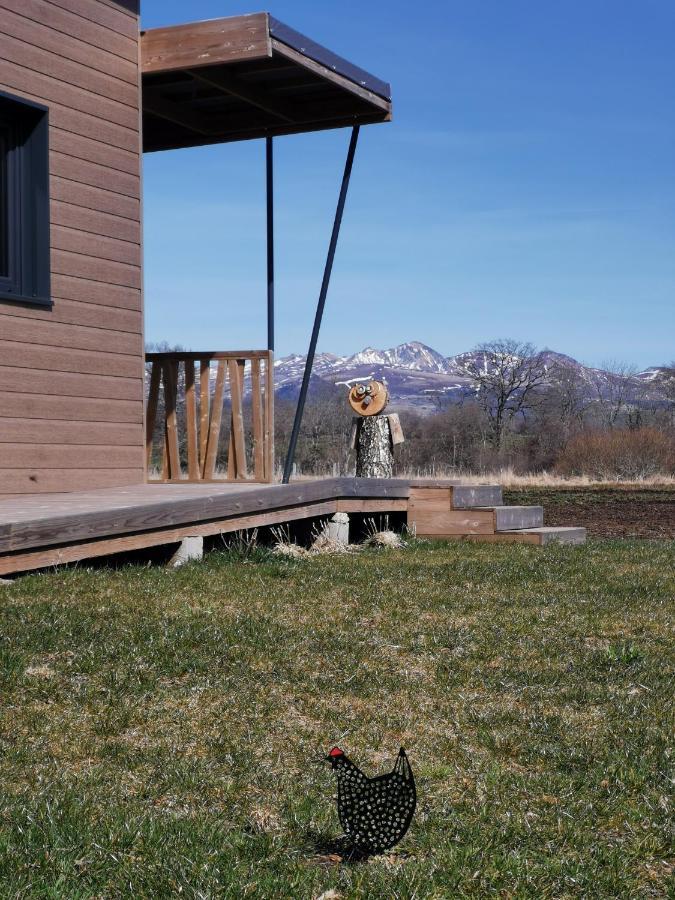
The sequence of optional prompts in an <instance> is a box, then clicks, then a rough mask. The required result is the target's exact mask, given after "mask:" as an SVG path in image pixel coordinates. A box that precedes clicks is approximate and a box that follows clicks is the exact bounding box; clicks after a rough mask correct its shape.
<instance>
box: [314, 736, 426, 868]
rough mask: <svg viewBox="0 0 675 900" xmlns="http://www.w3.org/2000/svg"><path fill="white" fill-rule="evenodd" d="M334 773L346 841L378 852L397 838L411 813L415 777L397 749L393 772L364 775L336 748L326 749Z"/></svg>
mask: <svg viewBox="0 0 675 900" xmlns="http://www.w3.org/2000/svg"><path fill="white" fill-rule="evenodd" d="M329 759H330V761H331V762H332V764H333V770H334V771H335V774H336V776H337V783H338V797H337V805H338V815H339V817H340V824H341V825H342V827H343V828H344V830H345V834H346V835H347V837H348V838H349V840H350V841H351V842H352V843H353V844H354V846H355V847H357V848H358V849H359V850H361V851H363V852H365V853H382V852H383V851H384V850H389V849H390V848H391V847H393V846H394V845H395V844H398V842H399V841H400V840H401V838H402V837H403V836H404V835H405V833H406V831H407V830H408V828H409V826H410V822H411V821H412V817H413V815H414V813H415V805H416V803H417V795H416V792H415V779H414V778H413V773H412V770H411V768H410V763H409V762H408V757H407V756H406V755H405V750H404V749H403V747H401V751H400V753H399V755H398V759H397V760H396V765H395V766H394V769H393V771H391V772H390V773H389V774H388V775H380V776H379V777H378V778H367V777H366V776H365V775H364V774H363V772H362V771H361V770H360V769H359V768H358V767H357V766H355V765H354V763H353V762H352V761H351V760H350V759H348V758H347V757H346V756H345V754H344V753H343V752H342V750H340V749H339V747H334V748H333V750H331V752H330V756H329Z"/></svg>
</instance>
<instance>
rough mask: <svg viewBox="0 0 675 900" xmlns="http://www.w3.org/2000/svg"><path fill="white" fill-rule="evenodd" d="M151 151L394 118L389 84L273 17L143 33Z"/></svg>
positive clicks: (146, 136) (145, 108)
mask: <svg viewBox="0 0 675 900" xmlns="http://www.w3.org/2000/svg"><path fill="white" fill-rule="evenodd" d="M141 67H142V78H143V133H144V137H143V148H144V150H145V151H146V152H150V151H154V150H170V149H175V148H178V147H196V146H200V145H204V144H220V143H225V142H228V141H242V140H249V139H252V138H261V137H274V136H277V135H284V134H298V133H301V132H306V131H319V130H323V129H327V128H342V127H345V126H350V125H351V126H353V125H367V124H371V123H375V122H387V121H389V120H390V119H391V90H390V88H389V85H388V84H386V83H385V82H384V81H381V80H380V79H379V78H376V77H375V76H373V75H370V74H369V73H368V72H365V71H364V70H363V69H360V68H358V67H357V66H354V65H352V64H351V63H350V62H348V61H347V60H345V59H342V58H341V57H339V56H336V55H335V54H334V53H332V52H331V51H329V50H327V49H326V48H324V47H321V46H320V45H319V44H316V43H314V41H311V40H310V39H309V38H306V37H304V36H303V35H301V34H299V33H298V32H297V31H294V30H293V29H291V28H288V27H287V26H286V25H283V24H282V23H281V22H279V21H277V20H276V19H274V18H272V17H271V16H270V15H269V14H268V13H256V14H253V15H247V16H234V17H231V18H227V19H213V20H210V21H206V22H192V23H190V24H187V25H178V26H174V27H170V28H153V29H150V30H148V31H143V32H141Z"/></svg>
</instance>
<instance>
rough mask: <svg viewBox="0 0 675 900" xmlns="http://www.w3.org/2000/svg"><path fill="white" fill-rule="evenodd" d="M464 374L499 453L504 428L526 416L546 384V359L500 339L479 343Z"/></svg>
mask: <svg viewBox="0 0 675 900" xmlns="http://www.w3.org/2000/svg"><path fill="white" fill-rule="evenodd" d="M464 372H465V374H466V375H467V376H468V377H469V378H470V379H471V382H472V385H473V389H474V392H475V399H476V402H477V403H478V404H479V406H480V407H481V409H482V410H483V411H484V413H485V415H486V416H487V419H488V421H489V424H490V431H489V442H490V444H491V445H492V447H493V448H495V449H497V450H500V449H502V447H503V443H504V436H505V433H506V429H507V427H508V426H510V425H512V424H513V423H514V421H515V420H516V419H518V418H520V419H523V420H524V419H525V418H526V417H527V413H528V412H529V411H530V410H531V409H532V406H533V404H534V402H535V400H536V398H537V397H538V394H539V391H540V388H542V386H543V385H545V384H546V381H547V367H546V360H545V357H544V355H543V353H541V352H539V351H537V350H536V349H535V347H534V346H533V345H532V344H527V343H521V342H519V341H515V340H512V339H509V338H502V339H500V340H495V341H490V342H488V343H486V344H479V345H478V347H477V348H476V349H475V351H474V352H473V354H472V355H471V356H470V357H469V358H468V359H467V361H466V363H465V365H464Z"/></svg>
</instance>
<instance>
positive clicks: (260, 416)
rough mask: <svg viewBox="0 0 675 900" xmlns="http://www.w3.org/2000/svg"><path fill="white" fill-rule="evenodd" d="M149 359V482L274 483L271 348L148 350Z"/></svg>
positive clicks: (147, 414) (272, 361) (147, 428)
mask: <svg viewBox="0 0 675 900" xmlns="http://www.w3.org/2000/svg"><path fill="white" fill-rule="evenodd" d="M146 363H147V369H148V376H149V387H148V403H147V412H146V451H147V466H148V481H157V482H175V481H182V482H199V481H207V482H208V481H254V482H271V481H272V479H273V475H274V359H273V355H272V353H270V352H268V351H267V350H246V351H241V352H238V351H237V352H227V353H148V354H147V355H146ZM213 371H215V386H214V387H213V390H212V377H211V376H212V372H213ZM226 405H227V406H228V408H229V409H228V411H229V416H226V417H225V418H226V419H229V422H226V423H225V429H223V411H224V407H225V406H226ZM158 419H159V421H158ZM228 424H229V427H228ZM223 431H225V432H229V436H228V437H227V441H225V439H224V437H225V436H224V435H221V432H223ZM226 444H227V451H226V450H225V445H226ZM153 471H154V472H156V473H158V474H156V475H153Z"/></svg>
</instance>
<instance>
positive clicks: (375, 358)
mask: <svg viewBox="0 0 675 900" xmlns="http://www.w3.org/2000/svg"><path fill="white" fill-rule="evenodd" d="M541 352H542V355H543V357H544V361H545V364H546V366H547V367H549V368H550V370H551V373H552V374H551V383H553V381H554V378H555V377H556V376H555V374H554V373H557V372H559V370H560V368H561V367H563V368H565V369H567V370H570V371H572V372H573V373H574V374H575V375H576V377H577V378H578V379H579V381H580V383H581V384H585V385H587V386H588V389H589V391H590V390H591V388H592V389H593V391H596V392H597V390H598V386H599V388H600V390H603V384H604V385H605V386H606V387H607V389H609V387H610V385H611V384H612V382H613V380H614V381H615V380H616V378H617V375H616V374H615V373H612V372H610V371H607V370H604V369H600V368H594V367H592V366H586V365H584V364H583V363H580V362H579V361H578V360H576V359H574V358H573V357H571V356H568V355H567V354H565V353H559V352H557V351H554V350H549V349H545V350H543V351H541ZM481 356H483V357H485V354H484V352H483V351H481V350H469V351H465V352H464V353H458V354H455V355H454V356H444V355H443V354H441V353H439V352H438V351H437V350H435V349H434V348H432V347H430V346H429V345H427V344H424V343H422V342H421V341H408V342H406V343H403V344H399V345H397V346H396V347H391V348H389V349H386V350H379V349H376V348H374V347H370V346H369V347H365V348H364V349H363V350H361V351H359V352H357V353H354V354H351V355H346V356H339V355H337V354H334V353H326V352H324V353H319V354H317V356H316V358H315V360H314V366H313V369H312V378H313V380H314V381H315V383H316V381H317V380H318V381H319V382H324V383H325V384H327V385H331V384H332V385H335V384H336V383H339V382H344V381H348V380H353V379H367V378H370V377H375V378H379V379H384V380H385V381H386V382H387V384H388V387H389V391H390V394H391V400H392V406H393V407H398V408H401V409H404V408H415V409H417V410H418V411H420V412H424V411H430V410H431V409H436V408H437V406H438V399H439V397H445V398H446V399H447V400H448V401H450V402H452V401H453V400H458V399H460V398H461V397H462V396H464V395H465V394H466V392H467V390H469V389H470V387H471V379H470V378H469V376H468V374H467V369H468V368H469V366H471V365H475V364H476V361H477V360H479V359H480V357H481ZM305 361H306V357H305V356H303V355H301V354H297V353H296V354H290V355H288V356H285V357H281V358H279V359H277V360H276V361H275V365H274V370H275V382H276V388H277V391H278V392H279V393H281V395H282V396H283V395H284V394H287V395H292V394H293V393H295V392H296V390H297V388H298V386H299V384H300V382H301V381H302V376H303V372H304V367H305ZM663 371H664V369H663V367H661V366H651V367H649V368H648V369H645V370H643V371H641V372H636V373H631V374H630V375H628V376H627V377H628V380H629V383H630V384H631V385H632V386H633V387H634V389H635V392H636V394H644V399H660V396H661V393H662V392H661V390H660V388H659V385H658V379H659V375H660V373H661V372H663Z"/></svg>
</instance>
